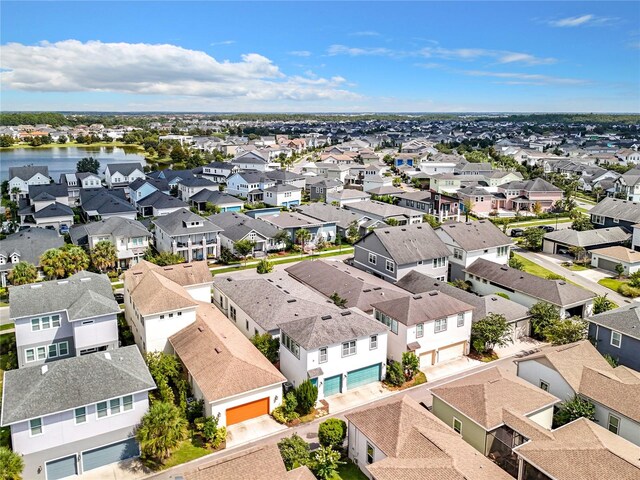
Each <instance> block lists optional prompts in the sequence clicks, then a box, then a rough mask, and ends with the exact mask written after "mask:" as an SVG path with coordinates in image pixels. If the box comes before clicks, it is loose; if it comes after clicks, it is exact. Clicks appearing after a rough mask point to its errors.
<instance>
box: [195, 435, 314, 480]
mask: <svg viewBox="0 0 640 480" xmlns="http://www.w3.org/2000/svg"><path fill="white" fill-rule="evenodd" d="M238 472H242V474H243V475H244V476H246V477H247V478H251V479H252V480H275V479H278V480H316V477H315V475H314V474H313V473H311V470H309V467H307V466H300V467H296V468H294V469H293V470H289V471H287V468H286V467H285V465H284V461H283V460H282V456H281V455H280V450H279V449H278V446H277V445H275V444H273V443H271V444H267V445H263V446H258V447H251V448H247V449H244V450H241V451H239V452H237V453H233V454H231V455H229V456H226V457H224V458H221V459H219V460H215V461H213V462H210V463H207V464H206V465H203V466H200V467H198V469H197V470H193V471H187V472H185V474H184V479H185V480H237V478H238Z"/></svg>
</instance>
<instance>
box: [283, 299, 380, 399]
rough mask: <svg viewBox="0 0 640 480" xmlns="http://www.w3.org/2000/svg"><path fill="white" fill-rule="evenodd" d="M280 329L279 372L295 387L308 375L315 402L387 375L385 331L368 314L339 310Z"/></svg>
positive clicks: (292, 322) (303, 319)
mask: <svg viewBox="0 0 640 480" xmlns="http://www.w3.org/2000/svg"><path fill="white" fill-rule="evenodd" d="M278 327H279V328H280V371H281V372H282V373H283V374H284V376H285V377H287V380H289V381H290V382H291V383H293V385H294V386H297V385H300V384H301V383H302V382H304V381H305V380H309V379H310V380H311V383H313V384H314V385H315V386H316V387H318V399H319V400H321V399H323V398H325V397H329V396H331V395H335V394H336V393H342V392H346V391H349V390H352V389H354V388H357V387H361V386H363V385H367V384H369V383H372V382H379V381H381V380H382V379H383V378H384V376H385V367H386V362H387V329H386V327H385V326H384V325H381V324H380V323H379V322H376V321H375V320H373V319H372V318H370V317H367V316H365V315H362V314H359V313H356V312H352V311H351V310H342V311H340V312H333V313H327V314H325V315H315V316H313V317H306V318H296V319H294V320H289V321H286V322H282V323H279V324H278Z"/></svg>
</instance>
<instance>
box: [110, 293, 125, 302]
mask: <svg viewBox="0 0 640 480" xmlns="http://www.w3.org/2000/svg"><path fill="white" fill-rule="evenodd" d="M113 298H115V299H116V302H118V303H124V293H114V294H113Z"/></svg>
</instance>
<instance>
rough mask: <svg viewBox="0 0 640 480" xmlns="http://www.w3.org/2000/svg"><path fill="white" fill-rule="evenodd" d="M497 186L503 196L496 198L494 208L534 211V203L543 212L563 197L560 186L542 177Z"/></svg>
mask: <svg viewBox="0 0 640 480" xmlns="http://www.w3.org/2000/svg"><path fill="white" fill-rule="evenodd" d="M497 188H498V193H500V194H502V196H503V197H504V198H502V196H501V197H500V198H496V200H495V202H496V208H497V209H502V210H513V211H514V212H518V211H527V212H530V211H534V209H535V206H536V204H537V205H539V206H540V208H541V209H542V211H543V212H548V211H550V210H551V209H552V208H553V206H554V205H555V204H556V203H557V202H559V201H560V200H562V198H563V192H562V190H561V189H560V188H558V187H556V186H554V185H552V184H551V183H549V182H547V181H546V180H543V179H542V178H535V179H533V180H522V181H515V182H509V183H505V184H502V185H499V186H498V187H497Z"/></svg>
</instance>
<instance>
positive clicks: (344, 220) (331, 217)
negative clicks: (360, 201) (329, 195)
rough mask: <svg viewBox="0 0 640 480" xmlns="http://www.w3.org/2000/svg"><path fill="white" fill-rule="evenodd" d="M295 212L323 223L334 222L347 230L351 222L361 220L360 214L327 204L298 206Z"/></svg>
mask: <svg viewBox="0 0 640 480" xmlns="http://www.w3.org/2000/svg"><path fill="white" fill-rule="evenodd" d="M296 210H298V211H300V212H302V213H304V214H305V215H307V216H309V217H312V218H317V219H318V220H320V221H323V222H336V225H337V226H338V227H340V228H344V229H347V228H349V225H351V223H353V222H357V221H358V220H361V219H362V218H363V216H362V214H359V213H356V212H351V211H349V210H345V209H344V208H340V207H335V206H333V205H329V204H327V203H310V204H308V205H300V206H297V207H296Z"/></svg>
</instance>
